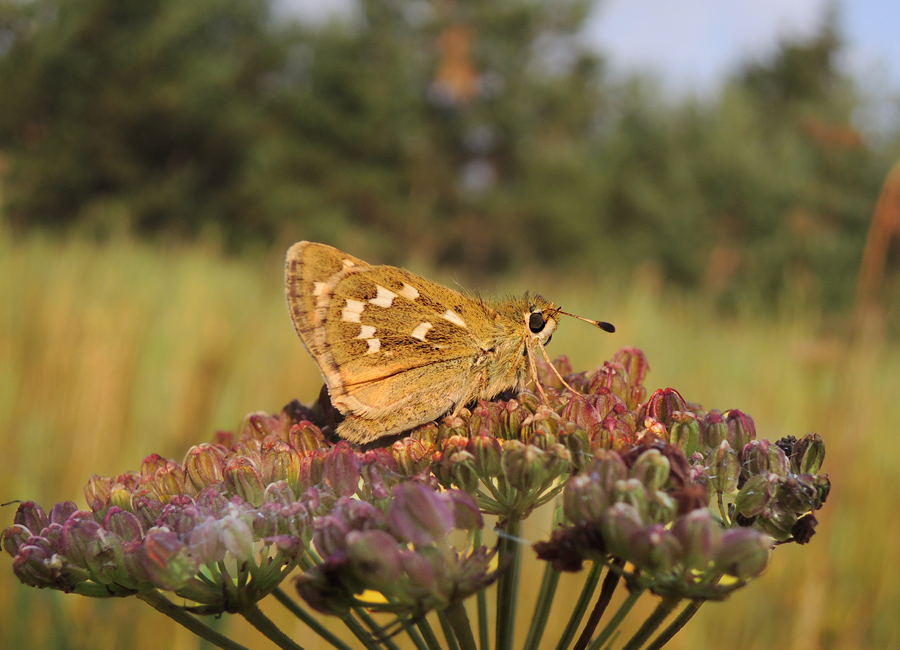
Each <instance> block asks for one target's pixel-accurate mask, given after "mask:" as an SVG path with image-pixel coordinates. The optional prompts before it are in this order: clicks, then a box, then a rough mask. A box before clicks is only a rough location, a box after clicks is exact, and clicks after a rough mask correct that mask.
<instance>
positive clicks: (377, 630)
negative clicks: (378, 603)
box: [344, 607, 424, 650]
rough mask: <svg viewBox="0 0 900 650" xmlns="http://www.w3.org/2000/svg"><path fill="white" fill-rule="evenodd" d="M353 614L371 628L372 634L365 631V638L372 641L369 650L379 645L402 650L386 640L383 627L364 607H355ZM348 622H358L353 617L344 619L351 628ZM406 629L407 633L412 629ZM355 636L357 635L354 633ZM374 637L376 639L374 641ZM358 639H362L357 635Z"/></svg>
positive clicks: (389, 640) (388, 639) (393, 649)
mask: <svg viewBox="0 0 900 650" xmlns="http://www.w3.org/2000/svg"><path fill="white" fill-rule="evenodd" d="M353 613H354V614H356V616H357V618H359V620H360V621H361V622H362V624H363V625H365V626H366V627H367V628H369V632H370V634H366V632H365V630H363V635H364V638H368V639H370V644H368V645H366V647H367V648H368V647H369V645H371V646H372V647H375V648H377V647H378V646H379V645H383V646H385V647H386V648H389V649H390V650H400V649H399V648H398V647H397V644H396V643H394V642H393V641H392V640H391V639H390V638H384V635H383V634H382V630H381V627H380V626H379V625H378V623H376V622H375V619H373V618H372V617H371V616H369V613H368V612H367V611H366V610H364V609H363V608H362V607H354V608H353ZM348 620H350V621H353V622H357V621H356V619H354V618H353V617H352V616H348V617H347V618H346V619H344V624H346V625H347V627H350V625H349V623H347V621H348ZM405 627H406V628H407V631H408V630H409V629H410V628H409V625H408V624H407V625H406V626H405ZM351 631H353V628H351ZM354 634H356V633H355V632H354ZM373 637H375V638H374V639H373ZM357 638H360V637H359V635H357ZM420 650H424V648H420Z"/></svg>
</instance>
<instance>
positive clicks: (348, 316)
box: [341, 300, 366, 323]
mask: <svg viewBox="0 0 900 650" xmlns="http://www.w3.org/2000/svg"><path fill="white" fill-rule="evenodd" d="M365 308H366V304H365V303H364V302H362V301H360V300H347V306H346V307H344V309H343V311H341V320H343V321H346V322H348V323H358V322H359V315H360V314H361V313H363V309H365Z"/></svg>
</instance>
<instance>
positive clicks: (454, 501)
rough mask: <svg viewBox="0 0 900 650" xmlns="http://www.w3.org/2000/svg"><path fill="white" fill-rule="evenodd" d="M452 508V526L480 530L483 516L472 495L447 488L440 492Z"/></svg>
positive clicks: (482, 525) (482, 524)
mask: <svg viewBox="0 0 900 650" xmlns="http://www.w3.org/2000/svg"><path fill="white" fill-rule="evenodd" d="M440 496H441V498H443V499H444V500H445V501H446V502H447V503H449V504H450V506H451V507H452V510H453V527H454V528H458V529H460V530H480V529H481V528H483V527H484V518H483V517H482V515H481V510H479V509H478V504H477V503H476V502H475V499H474V498H473V497H472V495H470V494H467V493H466V492H462V491H460V490H448V491H447V492H442V493H441V494H440Z"/></svg>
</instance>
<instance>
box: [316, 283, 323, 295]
mask: <svg viewBox="0 0 900 650" xmlns="http://www.w3.org/2000/svg"><path fill="white" fill-rule="evenodd" d="M323 291H325V283H324V282H313V295H314V296H321V295H322V292H323Z"/></svg>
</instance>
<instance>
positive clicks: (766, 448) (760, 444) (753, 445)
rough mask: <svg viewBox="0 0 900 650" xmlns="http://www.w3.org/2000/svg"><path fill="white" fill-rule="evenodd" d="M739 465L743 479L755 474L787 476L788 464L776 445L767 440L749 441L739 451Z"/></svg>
mask: <svg viewBox="0 0 900 650" xmlns="http://www.w3.org/2000/svg"><path fill="white" fill-rule="evenodd" d="M741 464H742V468H743V473H744V476H745V477H750V476H755V475H756V474H766V473H771V474H776V475H778V476H787V474H788V470H789V469H790V463H789V462H788V459H787V456H785V455H784V452H783V451H782V450H781V448H780V447H778V446H777V445H773V444H770V443H769V441H768V440H751V441H750V442H749V443H747V444H746V445H744V448H743V449H742V450H741Z"/></svg>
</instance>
